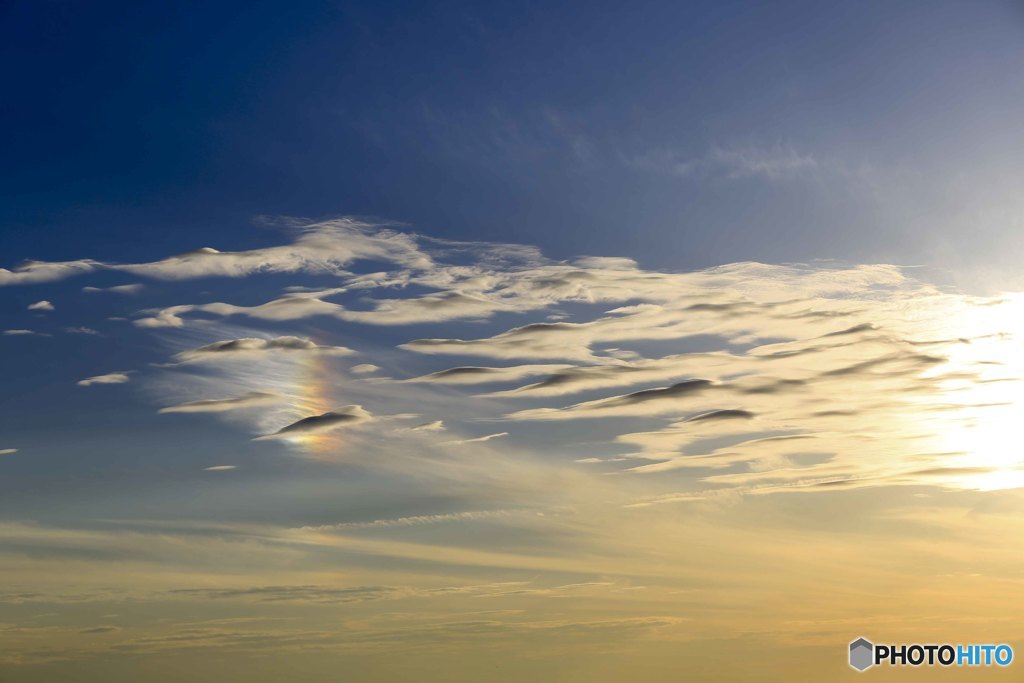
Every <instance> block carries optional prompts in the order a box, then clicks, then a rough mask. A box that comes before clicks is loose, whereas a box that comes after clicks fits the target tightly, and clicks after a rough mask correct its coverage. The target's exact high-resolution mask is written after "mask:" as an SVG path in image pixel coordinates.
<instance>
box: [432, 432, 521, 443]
mask: <svg viewBox="0 0 1024 683" xmlns="http://www.w3.org/2000/svg"><path fill="white" fill-rule="evenodd" d="M506 436H508V432H498V433H497V434H488V435H486V436H478V437H476V438H475V439H461V440H458V441H445V442H444V443H445V445H449V446H462V445H463V444H467V443H485V442H487V441H491V440H492V439H500V438H502V437H506Z"/></svg>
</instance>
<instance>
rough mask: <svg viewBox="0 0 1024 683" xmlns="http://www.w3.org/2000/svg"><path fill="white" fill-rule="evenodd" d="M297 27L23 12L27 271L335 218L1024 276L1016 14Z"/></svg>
mask: <svg viewBox="0 0 1024 683" xmlns="http://www.w3.org/2000/svg"><path fill="white" fill-rule="evenodd" d="M289 10H290V11H289V12H287V13H282V12H281V11H280V8H279V6H275V4H274V3H258V2H257V3H237V4H232V3H216V4H214V5H211V4H210V3H192V4H190V3H176V4H175V5H174V6H173V7H171V6H163V5H160V4H156V3H136V4H133V5H132V6H131V7H125V6H123V5H117V4H107V5H105V6H103V5H102V4H101V5H95V4H92V5H90V6H89V7H84V6H80V7H74V6H63V7H61V8H60V9H57V8H48V9H41V8H39V7H37V6H34V4H33V3H15V4H14V5H12V6H10V7H9V9H8V10H7V11H6V12H5V17H4V24H3V31H4V41H3V43H4V48H3V49H4V50H5V55H4V56H5V59H6V60H7V61H9V62H11V63H16V64H18V65H19V66H18V68H17V69H12V70H9V71H8V73H7V75H5V76H4V79H5V83H4V87H5V90H6V91H8V92H12V93H17V96H16V97H14V98H12V106H8V107H5V108H4V113H3V114H2V116H3V120H2V123H3V126H4V128H5V129H6V130H9V131H11V136H10V138H11V139H10V140H9V143H8V145H7V148H8V149H7V153H6V154H5V155H4V160H3V187H4V190H3V191H4V202H3V207H4V208H3V212H4V213H3V214H2V219H3V222H4V225H5V226H6V228H5V230H4V231H3V235H2V237H0V239H2V242H0V249H2V251H3V253H5V254H11V257H12V258H15V259H16V258H25V257H34V258H44V257H45V258H64V257H67V258H71V257H77V256H81V255H83V254H86V255H88V254H90V253H94V250H95V249H96V248H97V247H98V246H100V245H102V246H103V247H107V248H109V249H116V250H117V253H116V254H114V255H115V256H116V257H117V258H119V259H122V260H128V259H141V258H143V257H149V258H152V257H155V256H156V255H158V254H164V253H169V252H176V251H181V250H185V249H188V248H192V245H193V243H194V241H195V238H194V236H195V237H199V236H203V235H210V234H211V233H212V234H214V235H225V236H227V235H230V236H231V237H232V238H233V239H236V240H237V241H238V243H241V244H243V245H246V246H248V245H256V244H258V243H260V242H261V241H265V239H266V238H265V237H264V236H262V235H261V233H260V232H259V231H258V230H254V229H253V227H252V219H253V217H254V216H258V215H274V216H277V215H290V216H304V217H323V216H328V215H338V214H345V215H367V216H377V217H382V218H386V219H389V220H398V221H404V222H408V223H410V224H413V225H415V226H416V227H417V229H420V230H423V231H424V232H427V233H428V234H432V235H437V236H445V237H455V238H485V239H489V238H493V237H496V236H497V237H500V238H501V239H502V240H508V239H515V240H518V241H525V242H529V243H532V244H538V245H539V246H541V247H543V248H545V249H546V250H548V251H550V252H551V253H552V254H553V255H554V256H558V257H567V256H572V255H574V254H577V253H580V252H581V250H582V251H587V252H593V253H609V254H611V253H614V254H626V255H629V256H633V257H642V258H644V259H653V260H654V264H653V265H656V266H658V267H674V268H675V267H699V266H707V265H714V264H717V263H723V262H728V261H735V260H746V259H753V260H766V261H779V260H806V259H810V258H840V259H854V260H870V261H895V262H900V263H918V262H921V261H923V260H925V259H927V260H929V261H936V260H940V259H941V260H943V261H947V262H951V264H952V265H956V263H957V262H958V261H959V260H960V259H961V258H966V259H969V260H972V261H980V260H985V259H993V258H1006V257H1005V255H1006V254H1007V252H1008V250H1009V252H1010V253H1011V254H1018V255H1019V253H1020V248H1021V245H1020V244H1019V242H1018V241H1017V240H1016V239H1015V237H1014V236H1013V235H1014V234H1015V232H1014V231H1013V230H1011V229H1008V228H1007V226H1008V225H1011V226H1012V225H1013V220H1014V216H1015V215H1017V214H1016V213H1015V212H1017V211H1018V209H1019V204H1017V203H1016V202H1017V200H1016V198H1015V197H1014V192H1013V188H1015V187H1016V186H1018V185H1019V180H1020V178H1019V169H1018V168H1017V165H1016V164H1015V161H1016V158H1015V154H1014V151H1015V150H1017V149H1019V146H1020V143H1021V140H1020V136H1021V133H1020V131H1019V127H1018V126H1015V125H1014V122H1015V120H1016V118H1017V115H1018V113H1019V108H1020V104H1021V103H1020V94H1019V93H1020V92H1021V91H1022V88H1021V85H1022V84H1021V82H1020V79H1021V78H1022V77H1021V75H1020V71H1019V69H1018V68H1017V65H1018V64H1019V58H1020V49H1021V48H1020V31H1021V24H1022V22H1024V17H1022V16H1021V11H1020V8H1019V5H1016V4H1015V3H1002V2H992V3H973V4H971V5H970V6H968V5H966V4H964V3H956V2H949V3H947V2H938V3H934V2H929V3H916V2H911V3H899V5H898V6H896V5H894V4H893V3H884V2H879V3H874V2H866V3H849V4H845V5H843V6H842V7H831V6H823V5H821V4H820V3H811V2H807V3H799V2H780V3H736V2H714V3H642V4H640V5H637V6H632V5H631V6H625V5H622V4H620V3H587V5H586V6H585V7H583V6H581V5H579V4H578V3H517V4H516V5H514V6H512V5H499V4H494V5H487V4H481V3H445V4H444V5H425V4H422V3H415V4H411V5H403V4H400V3H387V4H380V3H366V4H358V3H324V2H309V3H302V4H301V5H299V6H297V7H293V8H289ZM968 229H969V230H970V231H971V234H972V237H971V238H970V239H966V238H965V236H964V235H965V233H966V232H967V230H968ZM979 236H980V237H981V238H982V239H981V240H979V239H978V237H979ZM979 242H981V243H979ZM214 246H216V245H214ZM1007 260H1009V259H1007Z"/></svg>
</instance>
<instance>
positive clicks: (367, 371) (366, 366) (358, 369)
mask: <svg viewBox="0 0 1024 683" xmlns="http://www.w3.org/2000/svg"><path fill="white" fill-rule="evenodd" d="M378 370H380V366H379V365H374V364H373V363H360V364H359V365H353V366H352V367H351V368H349V371H350V372H352V373H353V374H356V375H371V374H373V373H375V372H377V371H378Z"/></svg>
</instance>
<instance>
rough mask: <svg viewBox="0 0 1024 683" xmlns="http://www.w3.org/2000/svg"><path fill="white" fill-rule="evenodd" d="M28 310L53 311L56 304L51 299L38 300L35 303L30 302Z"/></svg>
mask: <svg viewBox="0 0 1024 683" xmlns="http://www.w3.org/2000/svg"><path fill="white" fill-rule="evenodd" d="M28 310H30V311H52V310H55V308H54V305H53V304H51V303H50V302H49V301H45V300H43V301H37V302H35V303H34V304H29V306H28Z"/></svg>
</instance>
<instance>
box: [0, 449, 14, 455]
mask: <svg viewBox="0 0 1024 683" xmlns="http://www.w3.org/2000/svg"><path fill="white" fill-rule="evenodd" d="M17 452H18V449H17V448H0V455H12V454H14V453H17Z"/></svg>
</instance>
